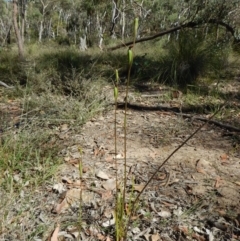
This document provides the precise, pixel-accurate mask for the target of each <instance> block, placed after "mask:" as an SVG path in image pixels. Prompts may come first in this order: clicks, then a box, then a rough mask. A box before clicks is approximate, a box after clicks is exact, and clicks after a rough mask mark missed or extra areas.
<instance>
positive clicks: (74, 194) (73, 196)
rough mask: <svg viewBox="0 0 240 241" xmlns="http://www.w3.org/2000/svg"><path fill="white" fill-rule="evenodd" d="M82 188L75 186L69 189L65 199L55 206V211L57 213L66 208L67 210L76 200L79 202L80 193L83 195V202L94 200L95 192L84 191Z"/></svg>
mask: <svg viewBox="0 0 240 241" xmlns="http://www.w3.org/2000/svg"><path fill="white" fill-rule="evenodd" d="M80 192H81V189H77V188H73V189H71V190H69V191H67V193H66V196H65V198H64V199H63V201H62V202H61V203H60V204H58V205H57V206H56V208H55V211H56V212H57V213H61V212H63V211H64V210H66V209H67V208H69V206H71V205H73V204H75V203H76V202H78V201H79V200H80V194H81V197H82V202H84V203H87V202H90V201H91V200H93V194H92V193H90V192H85V191H82V193H80Z"/></svg>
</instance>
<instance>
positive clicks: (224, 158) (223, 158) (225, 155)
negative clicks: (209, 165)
mask: <svg viewBox="0 0 240 241" xmlns="http://www.w3.org/2000/svg"><path fill="white" fill-rule="evenodd" d="M220 158H221V160H222V161H226V160H227V159H229V156H228V155H227V154H226V153H223V154H222V155H221V156H220Z"/></svg>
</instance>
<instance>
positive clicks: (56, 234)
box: [51, 224, 60, 241]
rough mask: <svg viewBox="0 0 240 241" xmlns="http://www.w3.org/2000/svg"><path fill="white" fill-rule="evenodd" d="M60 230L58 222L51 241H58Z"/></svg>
mask: <svg viewBox="0 0 240 241" xmlns="http://www.w3.org/2000/svg"><path fill="white" fill-rule="evenodd" d="M59 230H60V225H59V224H58V225H57V227H56V228H55V230H54V231H53V234H52V237H51V241H58V233H59Z"/></svg>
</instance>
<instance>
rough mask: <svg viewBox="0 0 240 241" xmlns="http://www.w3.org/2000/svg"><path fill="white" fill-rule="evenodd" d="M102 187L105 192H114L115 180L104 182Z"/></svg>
mask: <svg viewBox="0 0 240 241" xmlns="http://www.w3.org/2000/svg"><path fill="white" fill-rule="evenodd" d="M102 186H103V188H104V189H105V190H108V191H109V190H110V191H111V190H114V189H115V188H116V180H114V179H109V180H107V181H105V182H104V183H103V185H102Z"/></svg>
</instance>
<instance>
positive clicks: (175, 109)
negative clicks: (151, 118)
mask: <svg viewBox="0 0 240 241" xmlns="http://www.w3.org/2000/svg"><path fill="white" fill-rule="evenodd" d="M224 106H226V104H225V105H224ZM221 107H222V106H221ZM118 108H120V109H121V108H125V103H118ZM127 108H130V109H134V110H141V111H143V110H146V111H169V112H172V113H174V114H175V115H179V116H182V117H184V118H188V119H192V120H199V121H203V122H208V123H209V124H213V125H215V126H218V127H221V128H223V129H226V130H228V131H235V132H240V129H239V128H237V127H235V126H232V125H228V124H224V123H221V122H219V121H216V120H209V119H207V118H204V117H200V116H196V115H192V114H186V113H184V112H190V110H192V111H193V109H191V108H189V107H182V108H181V110H180V108H178V107H168V106H144V105H137V104H131V103H128V104H127Z"/></svg>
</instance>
